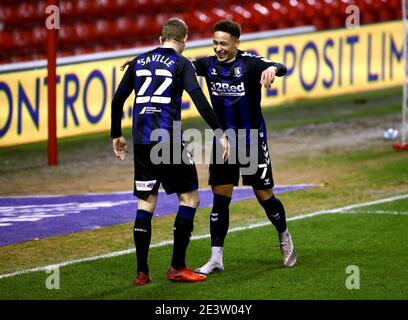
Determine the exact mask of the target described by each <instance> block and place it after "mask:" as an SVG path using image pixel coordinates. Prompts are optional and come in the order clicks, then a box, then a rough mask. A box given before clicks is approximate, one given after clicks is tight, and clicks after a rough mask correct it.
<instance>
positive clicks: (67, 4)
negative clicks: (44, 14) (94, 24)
mask: <svg viewBox="0 0 408 320" xmlns="http://www.w3.org/2000/svg"><path fill="white" fill-rule="evenodd" d="M59 8H60V14H61V20H62V21H64V22H66V21H67V20H69V19H73V18H76V17H77V16H78V11H77V6H76V2H73V1H72V0H60V1H59Z"/></svg>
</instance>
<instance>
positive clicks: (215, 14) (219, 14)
mask: <svg viewBox="0 0 408 320" xmlns="http://www.w3.org/2000/svg"><path fill="white" fill-rule="evenodd" d="M208 12H211V14H210V16H211V18H212V19H213V21H215V22H217V21H218V20H222V19H233V16H232V14H231V13H229V12H227V11H225V10H224V9H221V8H213V9H212V10H210V11H208Z"/></svg>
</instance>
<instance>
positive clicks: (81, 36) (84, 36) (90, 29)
mask: <svg viewBox="0 0 408 320" xmlns="http://www.w3.org/2000/svg"><path fill="white" fill-rule="evenodd" d="M75 29H76V33H77V35H78V39H77V41H76V42H77V43H86V42H92V41H94V40H95V38H96V33H95V26H94V24H93V23H88V22H85V23H76V24H75Z"/></svg>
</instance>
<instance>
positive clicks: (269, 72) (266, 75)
mask: <svg viewBox="0 0 408 320" xmlns="http://www.w3.org/2000/svg"><path fill="white" fill-rule="evenodd" d="M277 71H278V69H277V68H276V67H273V66H272V67H269V68H268V69H266V70H264V71H263V72H262V74H261V81H260V84H261V85H263V86H264V87H265V88H270V87H271V85H272V83H273V82H274V81H275V75H276V72H277Z"/></svg>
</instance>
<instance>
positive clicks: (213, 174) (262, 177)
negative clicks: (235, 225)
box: [208, 139, 274, 190]
mask: <svg viewBox="0 0 408 320" xmlns="http://www.w3.org/2000/svg"><path fill="white" fill-rule="evenodd" d="M230 151H231V154H232V153H233V152H234V153H235V155H236V157H235V159H232V158H231V157H230V159H229V160H228V161H227V162H226V163H222V162H221V163H219V162H220V161H218V163H216V162H215V144H213V151H212V152H213V156H212V159H213V163H210V166H209V181H208V184H209V185H211V186H216V185H224V184H232V185H234V186H237V185H238V183H239V177H240V176H242V184H243V185H246V186H252V187H253V188H254V189H255V190H267V189H270V188H272V187H273V186H274V182H273V177H272V165H271V159H270V156H269V150H268V144H267V143H266V141H264V139H259V141H258V148H257V159H255V160H254V161H256V162H255V163H253V164H252V166H253V168H254V169H252V170H251V172H252V173H251V174H245V170H243V169H244V168H248V167H249V163H242V161H240V158H239V154H240V153H241V154H242V152H246V153H245V155H246V156H247V159H248V158H249V154H250V148H249V147H247V148H246V149H245V150H240V149H239V148H236V147H233V146H231V150H230ZM255 152H256V151H255ZM250 159H252V158H250ZM230 160H231V161H230ZM251 161H252V160H251ZM230 162H232V163H230Z"/></svg>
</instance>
